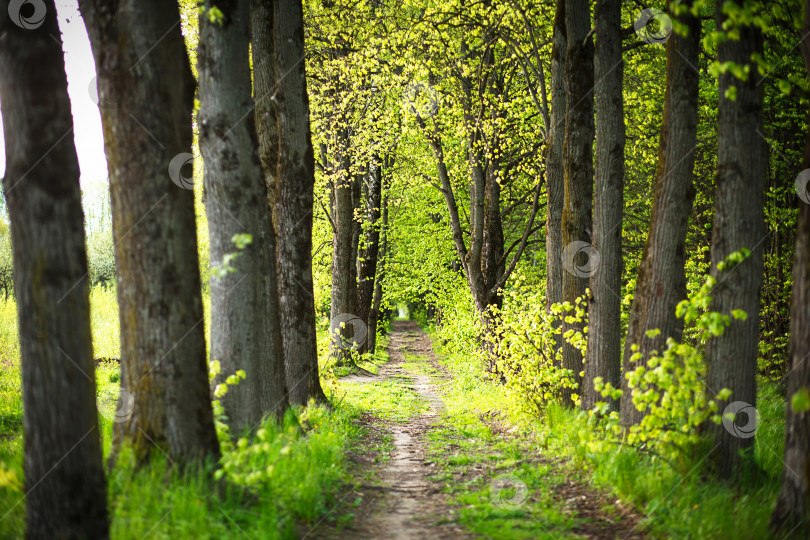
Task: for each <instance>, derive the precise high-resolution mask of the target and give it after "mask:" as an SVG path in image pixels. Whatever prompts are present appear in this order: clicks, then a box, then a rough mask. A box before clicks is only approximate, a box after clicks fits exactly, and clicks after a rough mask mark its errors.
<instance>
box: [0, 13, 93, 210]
mask: <svg viewBox="0 0 810 540" xmlns="http://www.w3.org/2000/svg"><path fill="white" fill-rule="evenodd" d="M56 7H57V9H56V11H57V17H58V20H59V29H60V31H61V33H62V49H63V51H64V53H65V72H66V73H67V80H68V95H69V96H70V105H71V109H72V112H73V135H74V143H75V145H76V153H77V154H78V156H79V168H80V169H81V185H82V191H84V192H85V195H86V196H89V198H90V199H95V197H96V196H98V195H100V194H101V193H105V196H106V190H107V160H106V159H105V157H104V137H103V135H102V131H101V114H100V112H99V110H98V105H96V103H95V102H94V101H93V100H92V99H91V93H90V91H89V88H90V84H91V82H92V81H93V79H94V77H95V76H96V69H95V65H94V63H93V53H92V51H91V49H90V40H89V39H88V37H87V31H86V30H85V27H84V21H83V20H82V18H81V16H80V15H79V8H78V4H77V2H75V1H73V2H71V1H67V0H58V1H57V2H56ZM0 120H2V116H0ZM3 137H4V136H3V130H2V123H1V122H0V171H1V172H2V174H5V170H6V155H5V154H6V153H5V140H4V138H3ZM88 202H89V201H88Z"/></svg>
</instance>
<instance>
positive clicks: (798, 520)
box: [771, 1, 810, 537]
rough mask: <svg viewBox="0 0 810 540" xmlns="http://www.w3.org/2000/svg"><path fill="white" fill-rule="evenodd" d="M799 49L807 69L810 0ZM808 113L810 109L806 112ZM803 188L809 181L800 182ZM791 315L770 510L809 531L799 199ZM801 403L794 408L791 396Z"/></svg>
mask: <svg viewBox="0 0 810 540" xmlns="http://www.w3.org/2000/svg"><path fill="white" fill-rule="evenodd" d="M801 34H802V40H801V42H800V43H801V51H802V56H803V57H804V66H805V69H806V70H807V73H808V75H810V40H808V37H810V1H808V2H807V3H806V4H805V8H804V25H803V27H802V31H801ZM808 118H810V115H808ZM802 168H803V169H805V170H806V169H808V168H810V135H808V138H807V141H806V143H805V148H804V158H803V159H802ZM801 187H803V188H804V189H805V190H806V189H807V187H808V186H807V185H805V186H801ZM791 303H792V307H791V319H790V345H789V347H790V371H789V372H788V375H787V411H786V418H785V457H784V459H785V466H784V468H783V469H782V489H781V490H780V491H779V497H778V498H777V499H776V508H775V509H774V511H773V515H772V516H771V528H772V529H773V530H774V531H776V532H778V533H780V534H778V536H779V537H782V536H784V534H785V533H788V534H790V533H793V534H796V536H797V537H801V536H802V532H804V533H805V534H804V537H806V536H807V534H806V533H807V532H808V530H810V516H808V510H810V410H808V407H807V406H806V403H807V400H808V399H809V398H810V361H808V358H810V204H807V203H806V202H804V201H799V225H798V230H797V231H796V251H795V255H794V258H793V297H792V298H791ZM797 395H798V396H799V397H802V398H803V399H800V400H797V401H798V402H799V403H802V402H803V403H804V404H805V406H804V407H801V408H794V407H793V404H794V401H793V397H794V396H797Z"/></svg>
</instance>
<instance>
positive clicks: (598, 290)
mask: <svg viewBox="0 0 810 540" xmlns="http://www.w3.org/2000/svg"><path fill="white" fill-rule="evenodd" d="M595 9H596V14H595V20H596V30H595V35H596V47H595V49H594V78H595V79H596V80H597V81H599V84H597V85H596V89H595V90H596V96H595V99H596V189H595V193H594V223H593V248H594V249H595V250H596V253H598V254H599V257H600V262H599V266H598V267H597V268H595V272H594V273H593V274H592V275H591V281H590V291H591V294H590V297H589V299H588V352H587V355H586V360H585V380H584V381H583V388H582V390H581V394H582V408H583V410H589V409H591V408H593V406H594V405H595V404H596V402H598V401H607V403H608V405H609V406H610V410H612V411H617V410H618V409H619V403H618V401H616V400H613V399H611V398H603V397H602V396H601V395H600V394H598V393H597V392H596V391H595V390H594V386H593V381H594V379H595V378H596V377H601V378H602V380H603V381H604V382H606V383H611V384H612V385H613V387H614V388H618V387H619V386H620V384H621V383H620V371H621V366H622V350H621V330H622V323H621V321H622V318H621V301H622V297H621V291H622V211H623V209H624V193H623V189H624V106H623V101H624V100H623V95H622V79H623V78H624V64H623V61H622V40H621V16H622V2H621V0H599V1H598V2H597V3H596V8H595Z"/></svg>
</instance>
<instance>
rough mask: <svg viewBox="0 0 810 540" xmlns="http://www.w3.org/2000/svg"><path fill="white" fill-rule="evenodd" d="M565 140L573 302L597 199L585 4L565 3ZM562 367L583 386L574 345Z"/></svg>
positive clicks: (567, 398) (590, 258) (567, 392)
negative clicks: (595, 195) (594, 194)
mask: <svg viewBox="0 0 810 540" xmlns="http://www.w3.org/2000/svg"><path fill="white" fill-rule="evenodd" d="M565 28H566V36H567V39H566V52H565V92H566V113H565V142H564V144H563V172H564V175H565V179H564V182H565V192H564V197H563V211H562V236H561V241H562V244H561V245H562V250H563V251H562V265H563V269H564V271H563V272H562V295H563V301H565V302H570V303H571V304H573V303H574V301H575V300H576V299H577V298H579V297H580V296H583V295H584V294H585V289H586V288H587V287H588V278H589V277H590V276H591V275H592V271H593V269H594V268H595V267H596V263H595V259H594V255H593V252H592V251H590V250H589V249H588V247H587V244H589V241H590V235H591V221H592V216H591V205H592V199H593V139H594V125H593V39H592V38H591V37H590V35H589V32H590V30H591V10H590V5H589V2H588V1H587V0H565ZM583 327H584V324H582V323H566V322H564V323H563V332H567V331H569V330H582V328H583ZM562 351H563V361H562V364H563V365H562V367H563V368H565V369H570V370H571V371H572V372H573V378H574V380H575V381H576V383H577V386H578V387H579V386H581V385H582V377H581V376H580V372H581V371H582V353H581V352H580V351H579V350H578V349H577V348H575V347H574V346H573V345H571V344H570V343H568V342H567V341H564V342H563V344H562ZM578 392H579V391H578V390H577V389H571V388H566V389H564V390H563V392H562V398H563V403H565V404H566V405H569V406H570V405H572V401H571V397H572V395H573V394H575V393H578Z"/></svg>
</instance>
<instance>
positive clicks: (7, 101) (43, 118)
mask: <svg viewBox="0 0 810 540" xmlns="http://www.w3.org/2000/svg"><path fill="white" fill-rule="evenodd" d="M43 8H44V10H45V12H44V13H43V16H44V20H43V21H42V23H41V25H39V26H37V27H36V28H32V29H23V28H21V27H19V26H17V25H16V24H13V23H12V19H11V18H10V17H14V15H15V13H13V12H12V13H9V15H10V17H5V16H4V17H3V18H0V35H2V36H3V38H2V41H3V45H2V47H0V100H1V102H2V112H3V131H4V132H5V134H6V137H5V155H6V160H7V162H6V172H5V177H4V178H3V188H4V192H5V197H6V202H7V204H8V207H7V209H8V214H9V219H10V222H11V237H12V245H13V257H14V278H15V281H16V283H15V294H16V299H17V314H18V320H19V339H20V356H21V371H22V386H23V388H22V392H23V441H24V468H25V494H26V525H27V530H26V538H29V539H40V538H42V539H50V538H107V537H108V536H109V524H108V521H107V493H106V492H107V485H106V482H105V480H104V471H103V469H102V464H101V459H102V457H101V445H100V439H101V434H100V433H99V429H98V412H97V409H96V403H95V394H96V381H95V364H94V362H93V344H92V338H91V335H90V304H89V301H88V285H87V279H86V278H87V255H86V253H85V246H84V221H83V220H84V218H83V215H82V206H81V193H80V191H79V161H78V159H77V157H76V149H75V147H74V145H73V134H72V131H73V118H72V117H71V113H70V101H69V99H68V94H67V78H66V77H65V64H64V60H63V58H62V42H61V39H60V37H59V36H60V35H61V34H60V33H59V28H58V25H57V22H56V8H55V6H54V3H53V2H52V1H50V0H48V1H47V2H46V3H45V4H44V5H43ZM4 10H5V8H4ZM4 15H5V14H4Z"/></svg>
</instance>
